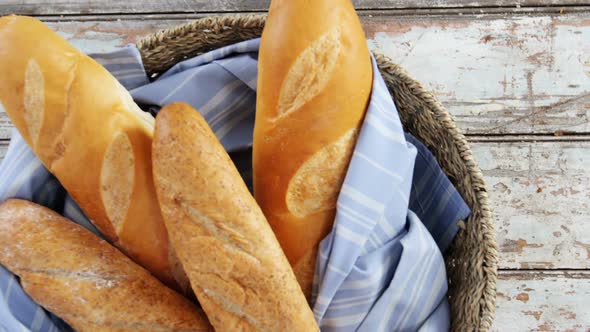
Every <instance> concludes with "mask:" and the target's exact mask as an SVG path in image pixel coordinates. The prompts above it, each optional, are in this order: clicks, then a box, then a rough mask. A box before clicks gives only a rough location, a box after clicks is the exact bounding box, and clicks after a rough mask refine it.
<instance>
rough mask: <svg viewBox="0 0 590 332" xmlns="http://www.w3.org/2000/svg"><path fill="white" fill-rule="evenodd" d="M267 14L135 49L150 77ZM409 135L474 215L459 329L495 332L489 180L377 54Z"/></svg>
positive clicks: (440, 114)
mask: <svg viewBox="0 0 590 332" xmlns="http://www.w3.org/2000/svg"><path fill="white" fill-rule="evenodd" d="M265 20H266V15H259V14H243V15H223V16H211V17H205V18H202V19H198V20H196V21H193V22H190V23H186V24H183V25H180V26H177V27H173V28H170V29H166V30H162V31H159V32H156V33H154V34H152V35H149V36H147V37H145V38H143V39H142V40H140V41H139V42H138V43H137V47H138V48H139V50H140V52H141V54H142V58H143V61H144V65H145V68H146V70H147V72H148V74H149V75H152V74H156V75H157V74H158V73H161V72H163V71H165V70H166V69H168V68H170V67H171V66H173V65H174V64H176V63H177V62H179V61H182V60H184V59H186V58H188V57H193V56H196V55H198V54H202V53H205V52H207V51H210V50H213V49H216V48H219V47H222V46H225V45H229V44H232V43H236V42H239V41H243V40H247V39H252V38H256V37H260V35H261V33H262V29H263V28H264V23H265ZM374 56H375V58H376V60H377V63H378V65H379V68H380V71H381V74H382V75H383V78H384V79H385V82H386V83H387V86H388V88H389V91H390V93H391V95H392V96H393V98H394V101H395V104H396V106H397V108H398V112H399V115H400V117H401V120H402V123H403V125H404V128H405V130H407V131H408V132H410V133H411V134H413V135H414V136H416V137H417V138H418V139H420V140H421V141H422V142H423V143H424V144H425V145H426V146H428V148H429V149H430V150H431V151H432V153H433V154H434V155H435V157H436V158H437V160H438V162H439V164H440V165H441V167H442V168H443V170H444V171H445V173H446V174H447V176H449V178H450V179H451V181H452V182H453V184H454V185H455V186H456V188H457V189H458V190H459V192H460V193H461V195H462V196H463V198H464V199H465V201H466V202H467V204H468V205H469V206H470V207H471V209H472V214H471V216H470V217H469V219H468V220H467V221H466V222H465V224H464V226H463V227H462V230H461V232H460V233H459V234H458V235H457V237H456V238H455V240H454V242H453V245H452V247H451V249H450V250H449V251H448V252H447V254H446V255H445V261H446V266H447V274H448V278H449V294H448V296H449V302H450V304H451V320H452V324H451V326H452V330H453V331H489V330H490V329H491V326H492V321H493V319H494V312H495V302H496V279H497V261H498V251H497V245H496V237H495V229H494V224H493V220H492V213H491V211H490V207H489V203H488V194H487V191H486V188H485V184H484V181H483V176H482V174H481V171H480V169H479V167H478V166H477V163H476V162H475V160H474V158H473V155H472V153H471V150H470V148H469V145H468V144H467V141H466V140H465V137H464V136H463V134H462V133H461V131H460V130H459V129H458V128H457V127H456V126H455V123H454V122H453V119H452V117H451V115H450V114H449V113H448V112H447V111H446V110H445V109H444V108H443V107H442V105H441V104H440V103H439V102H438V101H437V100H436V99H435V98H434V96H433V95H432V94H431V93H429V92H427V91H425V90H424V88H423V87H422V85H421V84H420V83H418V82H417V81H415V80H414V79H412V78H411V77H410V76H409V75H408V74H407V73H406V72H405V71H404V70H403V69H402V68H401V67H399V66H398V65H396V64H394V63H393V62H392V61H391V60H390V59H388V58H386V57H385V56H383V55H381V54H377V53H375V52H374Z"/></svg>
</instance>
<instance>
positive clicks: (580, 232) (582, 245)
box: [472, 141, 590, 269]
mask: <svg viewBox="0 0 590 332" xmlns="http://www.w3.org/2000/svg"><path fill="white" fill-rule="evenodd" d="M472 149H473V152H474V155H475V158H476V159H477V160H478V162H479V165H480V167H481V169H482V172H483V174H484V176H485V181H486V184H487V188H488V191H489V195H490V200H491V202H492V205H493V209H494V216H495V220H496V228H497V232H498V233H497V234H498V237H497V240H498V245H499V247H500V268H517V269H518V268H524V269H537V268H538V269H560V268H573V269H589V268H590V219H589V218H588V216H589V215H590V186H588V183H590V168H589V167H588V165H590V142H588V141H585V142H580V141H577V142H537V143H534V142H509V143H508V142H505V143H494V142H482V143H472Z"/></svg>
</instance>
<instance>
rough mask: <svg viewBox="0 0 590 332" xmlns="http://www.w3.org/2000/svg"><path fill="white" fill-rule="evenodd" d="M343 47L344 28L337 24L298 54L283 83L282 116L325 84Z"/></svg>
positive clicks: (298, 106) (279, 114)
mask: <svg viewBox="0 0 590 332" xmlns="http://www.w3.org/2000/svg"><path fill="white" fill-rule="evenodd" d="M340 47H341V42H340V29H339V28H338V27H335V28H333V29H332V30H330V31H328V32H327V33H325V34H323V35H322V36H321V37H320V38H318V39H317V40H316V41H314V42H313V43H311V44H310V45H309V46H308V47H307V48H306V49H305V50H304V51H303V52H302V53H301V54H300V55H299V56H298V57H297V59H296V60H295V62H294V63H293V65H292V66H291V68H290V69H289V73H288V74H287V76H286V77H285V80H284V81H283V86H282V87H281V94H280V97H279V105H278V114H277V115H278V117H279V118H280V117H284V116H286V115H288V114H289V113H291V112H293V111H295V110H297V109H299V108H300V107H301V106H303V105H304V104H305V103H307V102H308V101H310V100H311V99H312V98H314V97H315V96H317V95H318V94H319V93H320V92H321V91H322V90H323V89H324V88H325V86H326V85H327V84H328V82H329V81H330V79H331V78H332V73H333V72H334V68H336V63H337V61H338V57H339V55H340Z"/></svg>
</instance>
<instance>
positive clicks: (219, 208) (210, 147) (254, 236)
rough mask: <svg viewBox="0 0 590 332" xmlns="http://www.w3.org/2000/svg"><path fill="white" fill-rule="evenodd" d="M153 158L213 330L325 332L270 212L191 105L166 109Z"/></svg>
mask: <svg viewBox="0 0 590 332" xmlns="http://www.w3.org/2000/svg"><path fill="white" fill-rule="evenodd" d="M152 153H153V161H154V182H155V184H156V192H157V194H158V199H159V202H160V207H161V209H162V214H163V216H164V220H165V222H166V227H167V229H168V232H169V234H170V240H171V244H172V245H173V246H174V248H175V249H176V252H177V253H178V257H179V259H180V262H181V264H182V266H183V267H184V270H185V271H186V273H187V274H188V277H189V279H190V282H191V285H192V288H193V290H194V292H195V294H196V295H197V298H198V300H199V303H200V304H201V305H202V306H203V309H204V310H205V313H206V314H207V316H208V317H209V320H210V321H211V324H212V325H213V327H215V329H216V330H217V331H318V327H317V325H316V322H315V319H314V316H313V314H312V312H311V310H310V308H309V306H308V304H307V302H306V301H305V297H304V296H303V293H302V292H301V289H300V288H299V285H298V284H297V280H296V279H295V276H294V275H293V271H292V270H291V267H290V266H289V262H288V261H287V259H286V258H285V255H284V254H283V252H282V250H281V248H280V246H279V243H278V242H277V240H276V238H275V236H274V234H273V232H272V230H271V229H270V227H269V225H268V223H267V222H266V220H265V218H264V215H263V214H262V211H261V210H260V208H259V207H258V205H257V204H256V202H255V201H254V198H253V197H252V195H251V194H250V192H249V191H248V189H247V187H246V184H245V183H244V181H243V180H242V178H241V177H240V174H239V173H238V170H237V169H236V167H235V166H234V164H233V163H232V161H231V159H230V157H229V156H228V155H227V153H226V152H225V150H224V149H223V146H222V145H221V143H219V141H218V140H217V138H216V137H215V134H214V133H213V132H212V131H211V129H210V128H209V126H208V125H207V123H206V122H205V120H204V119H203V117H202V116H201V115H200V114H199V113H197V112H196V111H195V110H194V109H192V108H191V107H190V106H189V105H187V104H184V103H173V104H170V105H167V106H166V107H164V108H163V109H162V110H161V111H160V112H159V113H158V116H157V117H156V129H155V134H154V143H153V149H152ZM195 253H198V254H195Z"/></svg>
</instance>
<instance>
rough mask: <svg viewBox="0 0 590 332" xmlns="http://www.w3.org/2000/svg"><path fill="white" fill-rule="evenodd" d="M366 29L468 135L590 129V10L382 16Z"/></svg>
mask: <svg viewBox="0 0 590 332" xmlns="http://www.w3.org/2000/svg"><path fill="white" fill-rule="evenodd" d="M365 27H366V30H367V32H368V35H369V38H370V43H371V45H372V46H373V47H374V48H375V49H378V50H380V51H382V52H384V53H385V54H387V55H389V56H390V57H391V58H392V59H393V60H394V61H396V62H397V63H400V64H401V65H403V66H404V67H405V68H406V69H407V70H408V71H409V72H410V74H411V75H412V76H413V77H415V78H416V79H417V80H419V81H420V82H422V83H423V84H424V85H425V86H426V87H427V88H428V89H430V90H432V91H433V92H434V93H435V95H436V96H437V97H438V98H439V100H440V101H441V102H442V103H443V105H445V106H446V107H447V108H448V109H449V110H450V111H451V113H452V114H453V115H454V116H455V119H456V120H457V122H458V123H459V125H460V127H461V128H463V130H464V131H465V132H466V133H473V134H475V133H482V134H499V133H553V132H555V131H571V132H588V131H590V125H589V122H588V115H589V114H590V16H589V15H586V14H580V15H575V16H565V17H558V16H540V17H528V16H526V17H525V16H513V17H509V18H498V17H496V16H482V17H469V18H465V17H459V18H451V17H430V18H428V19H425V18H414V17H402V18H390V17H375V18H373V19H371V20H368V21H367V22H366V24H365Z"/></svg>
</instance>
